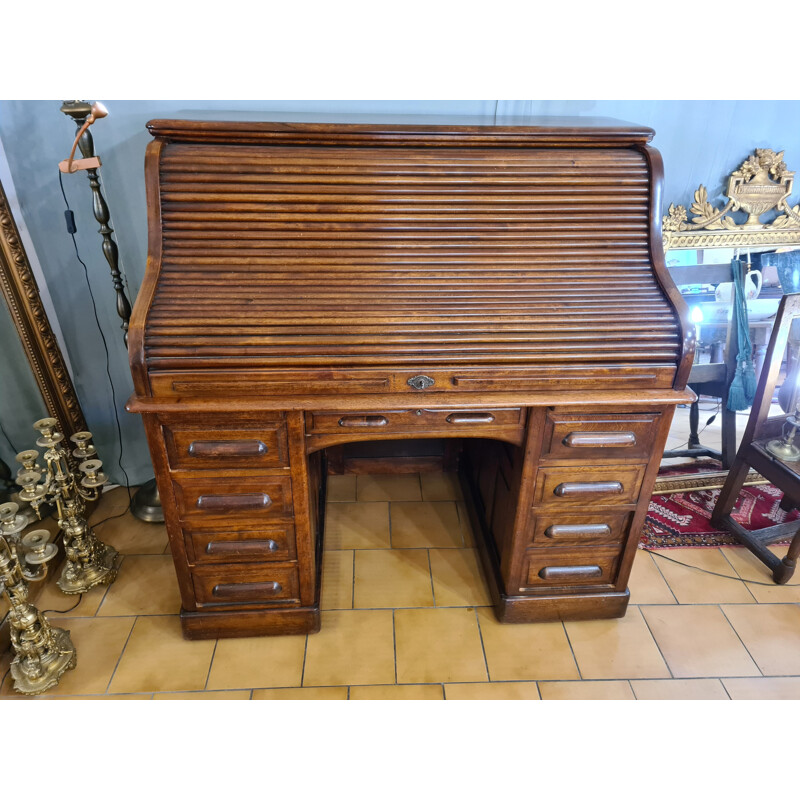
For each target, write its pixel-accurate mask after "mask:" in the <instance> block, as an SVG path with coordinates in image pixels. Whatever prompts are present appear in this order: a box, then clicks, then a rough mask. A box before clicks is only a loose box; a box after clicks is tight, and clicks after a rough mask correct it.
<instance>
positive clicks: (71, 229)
mask: <svg viewBox="0 0 800 800" xmlns="http://www.w3.org/2000/svg"><path fill="white" fill-rule="evenodd" d="M58 184H59V186H60V187H61V194H62V196H63V198H64V204H65V205H66V207H67V211H66V217H67V233H69V235H70V236H71V237H72V246H73V247H74V248H75V257H76V258H77V259H78V261H79V262H80V264H81V266H82V267H83V274H84V277H85V278H86V286H87V288H88V289H89V297H90V299H91V301H92V310H93V312H94V320H95V323H96V324H97V330H98V332H99V333H100V338H101V340H102V342H103V349H104V350H105V354H106V375H107V376H108V385H109V386H110V387H111V400H112V405H113V408H114V419H115V421H116V423H117V440H118V442H119V456H118V458H117V464H118V465H119V468H120V469H121V470H122V474H123V475H124V476H125V490H126V491H127V493H128V509H130V507H131V504H132V502H133V496H132V495H131V485H130V484H131V480H130V477H129V476H128V473H127V472H126V470H125V467H124V466H123V465H122V452H123V445H122V425H121V423H120V421H119V412H118V411H117V394H116V391H115V390H114V381H113V380H112V379H111V356H110V355H109V352H108V342H107V341H106V337H105V334H104V333H103V328H102V326H101V325H100V318H99V316H98V314H97V303H96V302H95V299H94V292H93V291H92V283H91V281H90V280H89V269H88V267H87V266H86V263H85V262H84V260H83V259H82V258H81V255H80V252H79V251H78V242H77V240H76V239H75V233H76V230H77V229H76V227H75V215H74V213H73V211H72V209H71V208H70V205H69V200H67V193H66V192H65V191H64V180H63V178H62V176H61V170H59V171H58ZM128 509H126V510H125V511H124V512H123V513H122V514H118V515H115V516H123V515H124V514H126V513H127V511H128ZM114 518H115V517H108V518H106V519H104V520H102V521H101V522H99V523H97V525H102V524H103V523H104V522H108V520H109V519H114ZM92 527H93V528H94V527H96V526H95V525H92Z"/></svg>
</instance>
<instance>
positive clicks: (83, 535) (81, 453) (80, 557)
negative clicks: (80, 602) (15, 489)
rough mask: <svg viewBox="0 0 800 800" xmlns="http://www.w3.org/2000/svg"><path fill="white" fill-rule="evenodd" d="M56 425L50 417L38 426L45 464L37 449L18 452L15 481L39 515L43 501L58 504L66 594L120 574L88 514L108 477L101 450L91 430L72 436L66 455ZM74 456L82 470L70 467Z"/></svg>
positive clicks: (62, 585)
mask: <svg viewBox="0 0 800 800" xmlns="http://www.w3.org/2000/svg"><path fill="white" fill-rule="evenodd" d="M55 426H56V420H55V419H53V418H52V417H47V418H45V419H40V420H39V421H38V422H36V423H35V424H34V426H33V427H34V428H35V429H36V430H37V431H39V434H40V436H39V438H38V439H37V440H36V444H37V445H38V446H39V447H42V448H45V452H44V460H45V463H46V467H45V468H44V469H43V468H42V467H41V466H40V465H39V464H38V463H37V458H38V457H39V452H38V450H24V451H23V452H22V453H19V455H17V461H19V462H20V463H21V464H22V467H21V468H20V470H19V472H18V473H17V483H18V484H19V485H20V486H21V487H22V491H21V492H20V493H19V496H20V498H21V499H22V500H25V501H26V502H28V503H30V504H31V506H33V508H34V509H35V510H36V513H37V514H38V513H39V510H40V506H41V505H42V504H43V503H46V502H51V503H55V506H56V512H57V514H58V524H59V527H60V528H61V530H62V531H63V532H64V549H65V551H66V554H67V560H66V563H65V564H64V569H63V570H62V572H61V576H60V577H59V579H58V587H59V588H60V589H61V591H62V592H64V594H80V593H83V592H88V591H89V589H91V588H92V587H93V586H98V585H100V584H105V583H112V582H113V581H114V579H115V578H116V577H117V567H116V565H115V562H116V559H117V555H118V553H117V551H116V550H115V549H114V548H113V547H111V546H110V545H107V544H103V543H102V542H101V541H100V540H99V539H97V537H96V536H95V535H94V533H93V532H92V529H91V528H90V527H89V525H88V524H87V522H86V516H85V515H86V501H87V500H89V501H92V500H97V499H98V498H99V497H100V492H101V487H102V486H103V484H105V483H106V482H107V481H108V478H107V477H106V475H105V473H103V471H102V466H103V462H102V461H100V459H98V458H94V456H96V455H97V451H96V449H95V447H94V445H93V444H92V443H91V438H92V435H91V433H89V432H88V431H81V432H79V433H76V434H74V435H73V436H71V437H70V441H72V442H73V444H75V449H74V450H73V451H72V453H71V454H68V453H67V451H66V450H65V449H64V448H63V447H62V446H61V442H62V441H63V439H64V435H63V434H62V433H59V432H58V431H57V430H56V429H55ZM70 455H71V457H72V458H73V459H74V460H75V461H76V462H77V463H78V470H77V473H78V474H76V472H75V471H73V470H72V469H71V468H70V463H69V461H70ZM43 476H44V480H42V477H43ZM40 480H42V482H41V483H40V482H39V481H40Z"/></svg>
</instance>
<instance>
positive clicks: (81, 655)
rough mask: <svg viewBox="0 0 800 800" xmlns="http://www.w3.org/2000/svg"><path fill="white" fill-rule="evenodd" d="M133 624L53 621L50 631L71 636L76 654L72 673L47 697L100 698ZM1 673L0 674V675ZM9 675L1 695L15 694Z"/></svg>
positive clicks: (68, 673)
mask: <svg viewBox="0 0 800 800" xmlns="http://www.w3.org/2000/svg"><path fill="white" fill-rule="evenodd" d="M133 622H134V620H133V619H131V618H126V619H97V618H76V617H72V618H68V619H59V620H58V622H56V621H55V620H53V621H52V623H51V624H52V625H53V627H56V628H63V629H65V630H68V631H69V632H70V638H71V639H72V643H73V644H74V645H75V650H76V651H77V654H78V662H77V664H76V666H75V669H71V670H67V671H66V672H65V673H64V674H63V675H62V676H61V680H60V681H59V682H58V685H57V686H54V687H53V688H52V689H48V690H47V693H46V695H44V696H46V697H51V696H53V695H64V694H70V695H77V694H102V693H104V692H105V691H106V689H107V688H108V682H109V681H110V680H111V676H112V675H113V674H114V669H115V667H116V666H117V662H118V661H119V657H120V654H121V653H122V650H123V648H124V647H125V642H126V641H127V640H128V636H129V634H130V632H131V628H132V627H133ZM1 674H2V673H0V675H1ZM11 684H12V678H11V675H10V674H9V675H8V677H7V678H6V680H5V683H4V684H3V688H2V695H3V696H5V695H7V694H9V693H11V694H15V692H14V691H13V689H12V687H11Z"/></svg>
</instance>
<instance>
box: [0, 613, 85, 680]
mask: <svg viewBox="0 0 800 800" xmlns="http://www.w3.org/2000/svg"><path fill="white" fill-rule="evenodd" d="M50 630H51V631H52V633H53V639H54V640H55V647H54V648H53V649H52V650H51V651H50V652H47V653H45V655H44V656H42V658H41V660H40V661H39V666H40V667H41V674H39V675H29V674H28V672H27V670H26V669H25V662H24V660H23V659H22V658H20V656H17V657H16V658H15V659H14V660H13V661H12V662H11V667H10V670H11V676H12V677H13V678H14V689H15V690H16V691H17V692H19V693H20V694H41V693H42V692H46V691H47V690H48V689H52V688H53V686H56V685H57V684H58V682H59V680H60V679H61V676H62V675H63V674H64V673H65V672H66V671H67V670H68V669H73V668H74V667H75V665H76V664H77V663H78V657H77V654H76V652H75V645H73V644H72V639H70V636H69V631H65V630H64V629H63V628H51V629H50Z"/></svg>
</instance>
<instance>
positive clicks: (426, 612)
mask: <svg viewBox="0 0 800 800" xmlns="http://www.w3.org/2000/svg"><path fill="white" fill-rule="evenodd" d="M394 614H395V643H396V651H397V683H448V682H451V683H452V682H461V681H485V680H487V677H488V676H487V675H486V664H485V661H484V658H483V649H482V647H481V638H480V633H479V631H478V622H477V620H476V619H475V611H474V609H471V608H436V609H400V610H399V611H395V612H394Z"/></svg>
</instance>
